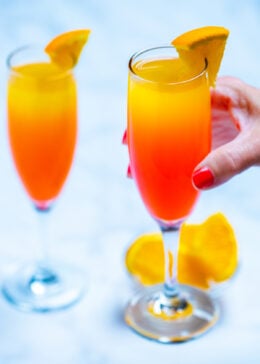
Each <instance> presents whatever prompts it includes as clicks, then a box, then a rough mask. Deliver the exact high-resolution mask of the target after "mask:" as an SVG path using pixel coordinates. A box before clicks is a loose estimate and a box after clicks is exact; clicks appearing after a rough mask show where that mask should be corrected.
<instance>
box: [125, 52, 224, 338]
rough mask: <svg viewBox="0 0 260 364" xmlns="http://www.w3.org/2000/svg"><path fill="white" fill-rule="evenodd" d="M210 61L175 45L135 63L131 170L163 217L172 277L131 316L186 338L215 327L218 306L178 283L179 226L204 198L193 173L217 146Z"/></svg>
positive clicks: (136, 300) (152, 329) (142, 328)
mask: <svg viewBox="0 0 260 364" xmlns="http://www.w3.org/2000/svg"><path fill="white" fill-rule="evenodd" d="M210 121H211V115H210V90H209V84H208V75H207V60H206V59H205V60H204V59H202V62H200V64H199V65H197V64H194V65H192V66H188V65H187V64H186V63H185V62H184V61H183V60H182V59H181V58H178V54H177V52H176V50H175V49H174V47H172V46H161V47H155V48H150V49H146V50H144V51H141V52H139V53H136V54H134V55H133V56H132V57H131V59H130V61H129V75H128V125H127V138H128V140H127V144H128V148H129V155H130V166H131V174H132V176H133V178H134V180H135V182H136V184H137V187H138V190H139V192H140V195H141V197H142V199H143V202H144V204H145V206H146V207H147V209H148V210H149V212H150V214H151V215H152V216H153V218H154V219H155V220H156V221H157V222H158V225H159V227H160V230H161V233H162V236H163V246H164V261H165V281H164V284H163V286H154V287H151V288H150V289H149V290H146V291H145V292H140V293H139V294H137V295H136V296H134V297H133V299H132V300H131V301H130V302H129V304H128V306H127V308H126V313H125V320H126V322H127V324H128V325H129V326H131V327H132V328H133V329H134V330H136V331H137V332H138V333H140V334H141V335H143V336H146V337H149V338H151V339H154V340H158V341H162V342H172V341H183V340H188V339H190V338H192V337H195V336H197V335H200V334H201V333H202V332H205V331H206V330H208V328H209V327H211V326H212V325H214V323H215V322H216V320H217V318H218V310H217V308H216V307H215V304H214V302H213V301H212V300H211V298H210V297H209V296H208V295H207V294H206V293H205V292H203V291H200V290H198V289H195V288H194V287H191V286H187V285H180V284H179V283H178V277H177V272H178V269H177V267H178V262H177V261H178V241H179V234H178V231H179V229H180V227H181V224H182V223H183V222H184V221H185V219H186V218H187V217H188V216H189V214H190V212H191V210H192V208H193V206H194V204H195V202H196V200H197V197H198V191H197V190H196V189H195V188H194V187H193V185H192V172H193V170H194V168H195V167H196V165H197V164H198V163H199V162H200V161H201V160H202V159H203V158H204V157H205V156H206V155H207V153H208V152H209V150H210V144H211V142H210V140H211V122H210Z"/></svg>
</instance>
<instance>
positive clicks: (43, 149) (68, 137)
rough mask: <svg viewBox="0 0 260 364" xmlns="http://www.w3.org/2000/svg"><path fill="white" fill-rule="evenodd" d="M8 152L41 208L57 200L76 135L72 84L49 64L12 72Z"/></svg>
mask: <svg viewBox="0 0 260 364" xmlns="http://www.w3.org/2000/svg"><path fill="white" fill-rule="evenodd" d="M8 128H9V138H10V145H11V150H12V153H13V158H14V161H15V165H16V168H17V170H18V173H19V175H20V177H21V179H22V181H23V184H24V186H25V188H26V190H27V192H28V194H29V195H30V197H31V198H32V200H33V201H34V203H35V204H36V206H37V207H39V208H45V207H47V206H48V204H49V203H50V202H51V201H52V200H53V199H55V197H56V196H57V195H58V193H59V192H60V190H61V188H62V186H63V183H64V181H65V179H66V177H67V174H68V172H69V169H70V167H71V163H72V159H73V154H74V149H75V143H76V134H77V115H76V84H75V81H74V78H73V76H72V73H71V72H70V71H67V72H65V73H64V71H61V70H60V69H59V68H58V67H57V66H55V65H54V64H52V63H43V62H42V63H32V64H27V65H22V66H17V67H14V68H13V69H12V72H11V74H10V78H9V83H8Z"/></svg>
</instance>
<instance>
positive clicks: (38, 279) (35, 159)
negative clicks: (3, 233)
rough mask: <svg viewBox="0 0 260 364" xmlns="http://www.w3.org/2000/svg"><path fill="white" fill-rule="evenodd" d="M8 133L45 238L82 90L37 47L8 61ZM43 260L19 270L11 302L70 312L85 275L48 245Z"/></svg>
mask: <svg viewBox="0 0 260 364" xmlns="http://www.w3.org/2000/svg"><path fill="white" fill-rule="evenodd" d="M7 66H8V70H9V79H8V134H9V141H10V148H11V152H12V156H13V160H14V164H15V167H16V170H17V172H18V175H19V176H20V179H21V181H22V184H23V186H24V188H25V190H26V192H27V194H28V196H29V198H30V200H31V201H32V204H33V206H34V208H35V210H36V211H37V213H38V215H39V219H40V220H42V221H41V223H42V224H41V225H42V229H41V230H40V238H41V240H43V239H44V238H46V240H47V234H45V232H46V230H47V226H46V221H45V220H46V218H47V216H48V215H49V212H50V210H51V208H52V206H53V204H54V201H55V200H56V198H57V197H58V195H59V193H60V191H61V189H62V187H63V185H64V182H65V180H66V178H67V175H68V173H69V170H70V168H71V164H72V162H73V156H74V151H75V145H76V138H77V87H76V81H75V79H74V76H73V71H72V69H66V70H62V69H60V68H59V67H58V66H56V65H55V64H54V63H52V62H51V61H50V60H49V57H48V55H47V54H45V52H44V51H43V50H42V49H40V48H38V47H34V46H25V47H22V48H19V49H17V50H15V51H14V52H13V53H11V54H10V55H9V57H8V59H7ZM47 243H48V241H42V245H43V246H42V250H43V251H44V253H43V254H42V255H43V256H42V257H41V259H39V261H36V262H35V263H32V264H28V265H25V266H21V267H18V269H17V270H16V271H15V272H14V273H13V274H11V275H9V276H7V277H6V279H5V281H4V284H3V293H4V296H5V297H6V298H7V299H8V301H9V302H11V303H13V304H14V305H16V306H17V307H18V308H20V309H22V310H26V311H39V312H46V311H52V310H59V309H62V308H66V307H69V306H71V305H72V304H74V303H75V302H77V301H78V300H79V299H80V298H81V297H82V294H83V282H82V278H81V275H80V273H79V272H78V271H77V270H76V269H74V268H71V267H69V266H66V265H59V264H57V263H54V262H52V261H51V259H49V257H48V251H47V250H48V249H47V248H46V246H47V245H46V244H47Z"/></svg>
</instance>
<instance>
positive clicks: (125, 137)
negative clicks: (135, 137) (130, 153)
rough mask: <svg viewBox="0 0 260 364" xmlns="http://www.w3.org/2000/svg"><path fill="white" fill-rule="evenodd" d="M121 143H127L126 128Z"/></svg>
mask: <svg viewBox="0 0 260 364" xmlns="http://www.w3.org/2000/svg"><path fill="white" fill-rule="evenodd" d="M122 144H125V145H126V144H127V130H125V132H124V135H123V138H122Z"/></svg>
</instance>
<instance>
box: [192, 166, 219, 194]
mask: <svg viewBox="0 0 260 364" xmlns="http://www.w3.org/2000/svg"><path fill="white" fill-rule="evenodd" d="M192 181H193V184H194V186H195V187H197V188H199V189H204V188H207V187H211V186H212V185H213V183H214V176H213V173H212V172H211V170H210V169H209V168H208V167H201V168H199V169H197V170H196V171H195V172H194V173H193V175H192Z"/></svg>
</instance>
